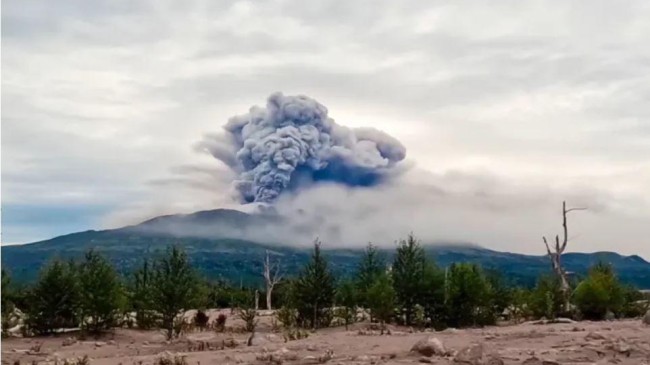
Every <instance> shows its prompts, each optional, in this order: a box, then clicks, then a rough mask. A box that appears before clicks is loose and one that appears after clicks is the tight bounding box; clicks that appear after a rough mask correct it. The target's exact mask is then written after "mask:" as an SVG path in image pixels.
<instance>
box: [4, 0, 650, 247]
mask: <svg viewBox="0 0 650 365" xmlns="http://www.w3.org/2000/svg"><path fill="white" fill-rule="evenodd" d="M649 18H650V3H648V2H647V1H625V2H616V3H613V2H608V1H572V2H558V1H526V2H523V1H514V0H513V1H491V2H489V3H487V2H465V1H454V2H439V1H388V0H373V1H344V0H336V1H310V2H306V1H288V0H281V1H183V2H178V1H153V0H150V1H145V0H142V1H93V2H88V1H83V0H68V1H64V2H52V1H47V0H39V1H33V0H5V1H2V149H1V153H2V243H3V244H15V243H25V242H33V241H37V240H41V239H47V238H51V237H53V236H56V235H61V234H66V233H70V232H75V231H80V230H86V229H100V228H115V227H120V226H123V225H126V224H133V223H137V222H138V221H141V220H144V219H147V218H150V217H153V216H156V215H159V214H170V213H187V212H192V211H196V210H200V209H213V208H217V207H229V208H238V203H237V202H235V201H234V200H233V196H232V191H231V189H230V185H231V183H232V180H233V172H232V171H229V169H228V168H226V167H225V166H224V165H223V164H221V163H220V162H219V161H217V160H215V159H214V158H213V157H211V156H210V155H208V154H205V153H200V152H198V151H197V148H196V145H197V143H198V142H199V141H200V140H201V139H202V138H203V136H204V135H205V134H206V133H219V131H220V130H221V127H222V126H223V125H224V124H225V123H226V122H227V121H228V119H229V118H230V117H231V116H233V115H240V114H243V113H246V112H247V111H248V109H249V108H250V107H251V106H252V105H262V106H263V105H264V104H265V102H266V99H267V97H268V96H269V95H270V94H272V93H274V92H277V91H280V92H282V93H284V94H286V95H308V96H310V97H311V98H314V99H316V100H318V101H319V102H320V103H322V104H323V105H325V106H326V107H327V108H328V110H329V116H330V117H332V118H333V119H335V120H336V122H337V123H338V124H340V125H345V126H348V127H374V128H377V129H380V130H382V131H384V132H386V133H388V134H390V135H391V136H393V137H395V138H397V139H398V140H399V141H400V142H401V143H402V144H403V145H404V146H405V147H406V160H405V161H403V162H402V165H403V166H404V170H405V172H404V173H403V175H402V176H400V177H399V179H397V180H395V181H393V182H391V184H387V185H386V186H382V187H379V188H373V189H348V188H344V187H340V186H332V185H323V186H317V187H314V188H313V189H309V190H307V191H304V192H302V193H300V194H292V195H286V196H283V197H282V199H280V201H279V202H278V209H279V210H280V211H282V212H284V213H286V214H288V215H291V214H295V212H296V211H297V209H302V210H300V211H301V212H304V211H305V210H306V211H310V212H317V214H316V213H314V214H312V215H311V216H309V217H304V216H303V215H302V213H301V214H297V216H296V217H295V219H306V220H312V221H313V220H314V219H316V220H323V219H324V220H327V221H328V223H327V227H329V228H328V229H329V231H328V232H329V233H328V232H322V233H321V234H322V235H323V236H324V237H326V238H328V239H330V240H332V241H336V240H338V241H341V240H349V241H350V242H355V243H362V242H367V241H368V240H375V241H376V240H382V239H383V240H390V241H391V242H392V241H393V240H395V239H398V238H399V237H403V236H404V235H405V234H407V233H408V232H409V231H414V233H416V235H419V236H420V237H421V238H422V239H423V240H426V241H432V242H433V241H447V242H473V243H476V244H480V245H483V246H486V247H489V248H492V249H497V250H508V251H515V252H523V253H536V254H543V253H545V249H544V247H543V243H542V240H541V236H542V235H548V236H553V235H555V234H557V233H560V232H561V216H560V208H561V202H562V200H567V202H568V204H569V206H581V207H582V206H584V207H586V208H588V209H587V210H586V211H580V212H572V213H571V216H570V232H571V234H570V239H571V242H570V245H569V249H570V250H574V251H600V250H609V251H617V252H620V253H623V254H640V255H641V256H643V257H645V258H646V259H650V22H648V21H647V19H649ZM343 202H346V203H343ZM243 209H245V207H244V208H243Z"/></svg>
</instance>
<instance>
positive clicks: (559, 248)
mask: <svg viewBox="0 0 650 365" xmlns="http://www.w3.org/2000/svg"><path fill="white" fill-rule="evenodd" d="M585 209H586V208H571V209H567V207H566V201H563V202H562V228H563V230H564V236H563V240H562V243H561V244H560V236H559V235H555V248H554V249H555V251H554V252H551V248H550V246H549V245H548V241H547V240H546V236H542V240H543V241H544V245H546V252H547V253H548V256H549V258H550V259H551V266H552V267H553V271H554V272H555V275H557V277H558V279H559V280H560V290H561V292H562V299H563V311H564V312H568V311H569V297H570V293H571V287H570V286H569V280H568V279H567V273H566V271H564V268H563V267H562V254H563V253H564V250H565V249H566V245H567V243H568V242H569V232H568V228H567V219H566V216H567V214H568V213H569V212H572V211H574V210H585Z"/></svg>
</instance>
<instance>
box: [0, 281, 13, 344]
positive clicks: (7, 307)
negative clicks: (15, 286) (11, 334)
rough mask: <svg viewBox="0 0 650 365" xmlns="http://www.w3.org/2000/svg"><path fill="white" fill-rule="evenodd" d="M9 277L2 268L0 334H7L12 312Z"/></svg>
mask: <svg viewBox="0 0 650 365" xmlns="http://www.w3.org/2000/svg"><path fill="white" fill-rule="evenodd" d="M10 285H11V277H10V276H9V273H8V272H7V271H6V270H5V269H4V268H2V289H1V290H2V291H1V292H0V295H1V296H2V304H0V306H1V307H2V335H3V336H5V335H6V334H7V330H8V329H9V328H8V327H9V322H10V321H9V318H10V317H11V314H12V312H13V311H14V303H13V300H12V298H11V287H10Z"/></svg>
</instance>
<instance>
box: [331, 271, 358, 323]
mask: <svg viewBox="0 0 650 365" xmlns="http://www.w3.org/2000/svg"><path fill="white" fill-rule="evenodd" d="M336 305H337V306H339V310H338V313H337V315H338V317H340V318H343V320H344V321H345V329H346V330H347V329H348V326H349V325H350V323H352V322H354V320H355V319H356V315H357V293H356V288H355V286H354V283H353V282H352V281H350V280H345V281H343V282H341V284H340V285H339V287H338V288H337V290H336Z"/></svg>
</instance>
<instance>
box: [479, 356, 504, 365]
mask: <svg viewBox="0 0 650 365" xmlns="http://www.w3.org/2000/svg"><path fill="white" fill-rule="evenodd" d="M484 364H485V365H504V362H503V359H502V358H500V357H499V356H497V355H490V356H488V358H487V360H485V362H484Z"/></svg>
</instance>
